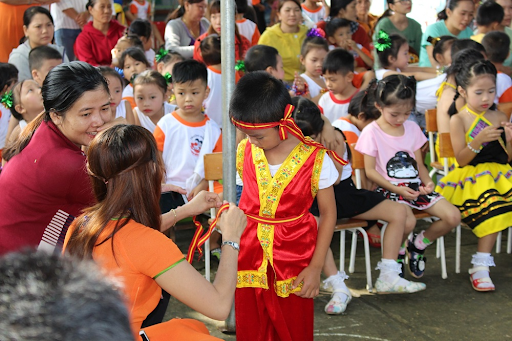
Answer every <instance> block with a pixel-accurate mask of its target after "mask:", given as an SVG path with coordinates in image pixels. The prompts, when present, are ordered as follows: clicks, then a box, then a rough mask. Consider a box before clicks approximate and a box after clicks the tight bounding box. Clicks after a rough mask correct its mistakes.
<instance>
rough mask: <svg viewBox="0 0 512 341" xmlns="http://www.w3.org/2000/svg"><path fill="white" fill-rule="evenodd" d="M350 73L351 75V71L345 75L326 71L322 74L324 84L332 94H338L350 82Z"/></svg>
mask: <svg viewBox="0 0 512 341" xmlns="http://www.w3.org/2000/svg"><path fill="white" fill-rule="evenodd" d="M351 75H353V73H352V72H349V73H347V74H346V75H343V74H341V73H339V72H337V73H331V72H326V73H325V74H324V78H325V85H326V86H327V89H329V91H330V92H332V93H333V94H334V95H340V94H342V93H343V91H345V89H346V88H347V86H348V85H349V84H351V83H352V77H351Z"/></svg>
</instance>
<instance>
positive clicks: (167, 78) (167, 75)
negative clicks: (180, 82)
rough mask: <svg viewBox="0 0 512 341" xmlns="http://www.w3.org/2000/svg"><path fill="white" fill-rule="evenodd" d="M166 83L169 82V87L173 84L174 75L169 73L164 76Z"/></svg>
mask: <svg viewBox="0 0 512 341" xmlns="http://www.w3.org/2000/svg"><path fill="white" fill-rule="evenodd" d="M164 78H165V81H166V82H167V85H169V83H171V82H172V75H171V74H170V73H169V72H166V73H165V75H164Z"/></svg>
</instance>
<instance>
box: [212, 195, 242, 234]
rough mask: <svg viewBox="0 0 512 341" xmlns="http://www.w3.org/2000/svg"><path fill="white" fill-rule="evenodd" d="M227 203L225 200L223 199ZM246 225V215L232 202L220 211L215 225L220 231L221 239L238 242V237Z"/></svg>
mask: <svg viewBox="0 0 512 341" xmlns="http://www.w3.org/2000/svg"><path fill="white" fill-rule="evenodd" d="M224 203H225V204H227V201H224ZM246 226H247V216H246V215H245V213H244V211H242V210H241V209H239V208H238V207H237V206H236V205H235V204H234V203H229V209H228V210H227V211H224V212H222V214H221V216H220V219H219V220H218V222H217V227H218V228H219V229H220V231H221V232H222V239H223V240H230V241H232V242H236V243H240V237H241V236H242V233H243V232H244V230H245V227H246Z"/></svg>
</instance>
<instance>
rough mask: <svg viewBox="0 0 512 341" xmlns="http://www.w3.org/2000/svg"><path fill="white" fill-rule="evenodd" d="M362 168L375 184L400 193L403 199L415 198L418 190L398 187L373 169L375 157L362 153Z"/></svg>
mask: <svg viewBox="0 0 512 341" xmlns="http://www.w3.org/2000/svg"><path fill="white" fill-rule="evenodd" d="M364 170H365V171H366V176H367V177H368V179H370V180H371V181H373V182H375V183H376V184H377V186H380V187H382V188H384V189H387V190H388V191H390V192H393V193H396V194H398V195H401V196H402V197H403V198H404V199H407V200H416V199H417V198H418V195H419V194H420V192H417V191H414V190H412V189H410V188H409V187H399V186H395V185H393V184H392V183H391V182H389V181H388V180H386V179H385V178H384V177H383V176H382V175H380V173H379V172H377V170H376V169H375V157H373V156H370V155H367V154H364Z"/></svg>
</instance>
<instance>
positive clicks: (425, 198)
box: [375, 182, 443, 210]
mask: <svg viewBox="0 0 512 341" xmlns="http://www.w3.org/2000/svg"><path fill="white" fill-rule="evenodd" d="M421 185H423V184H421ZM397 186H398V187H409V188H411V189H413V190H415V191H418V188H419V186H420V183H417V182H404V183H399V184H397ZM375 191H376V192H377V193H381V194H382V195H383V196H384V197H385V198H386V199H389V200H393V201H396V202H399V203H401V204H406V205H408V206H410V207H412V208H415V209H418V210H426V209H427V208H430V207H432V206H433V205H434V204H435V203H436V202H438V201H439V200H441V199H443V197H442V196H441V195H440V194H439V193H437V192H432V193H430V194H427V195H423V194H421V195H419V196H418V198H417V199H416V200H407V199H405V198H404V197H402V196H401V195H398V194H397V193H394V192H390V191H388V190H387V189H384V188H382V187H378V188H377V189H376V190H375Z"/></svg>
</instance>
